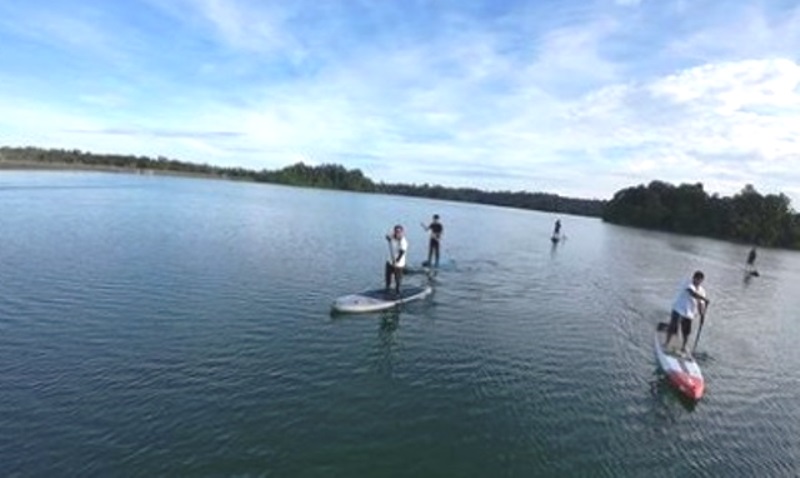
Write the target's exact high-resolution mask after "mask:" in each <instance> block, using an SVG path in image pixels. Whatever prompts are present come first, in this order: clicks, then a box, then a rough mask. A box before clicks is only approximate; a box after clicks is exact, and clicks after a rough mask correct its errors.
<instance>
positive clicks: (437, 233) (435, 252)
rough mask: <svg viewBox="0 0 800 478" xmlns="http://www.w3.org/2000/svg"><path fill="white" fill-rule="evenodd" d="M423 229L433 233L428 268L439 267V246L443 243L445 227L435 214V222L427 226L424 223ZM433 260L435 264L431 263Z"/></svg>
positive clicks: (429, 243) (429, 242)
mask: <svg viewBox="0 0 800 478" xmlns="http://www.w3.org/2000/svg"><path fill="white" fill-rule="evenodd" d="M422 228H423V229H425V230H426V231H429V232H430V233H431V237H430V240H429V241H428V261H427V263H426V265H427V266H431V267H439V248H440V247H439V246H440V245H441V242H442V234H443V233H444V226H443V225H442V223H441V222H439V215H438V214H434V215H433V220H432V221H431V223H430V224H428V225H427V226H426V225H425V224H424V223H423V224H422ZM431 260H433V261H434V262H431Z"/></svg>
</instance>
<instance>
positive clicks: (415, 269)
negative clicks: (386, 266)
mask: <svg viewBox="0 0 800 478" xmlns="http://www.w3.org/2000/svg"><path fill="white" fill-rule="evenodd" d="M455 268H456V261H454V260H453V259H442V260H441V261H439V264H433V265H431V263H430V262H428V261H422V263H421V264H420V265H419V266H406V267H405V268H404V269H403V272H404V273H405V274H428V273H431V272H434V271H452V270H455Z"/></svg>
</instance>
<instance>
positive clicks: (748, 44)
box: [0, 0, 800, 209]
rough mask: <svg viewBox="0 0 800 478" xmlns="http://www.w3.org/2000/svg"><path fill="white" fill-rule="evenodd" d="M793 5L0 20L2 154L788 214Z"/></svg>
mask: <svg viewBox="0 0 800 478" xmlns="http://www.w3.org/2000/svg"><path fill="white" fill-rule="evenodd" d="M798 55H800V3H797V2H787V1H777V0H776V1H768V0H765V1H749V2H746V1H724V0H722V1H720V0H714V1H707V0H595V1H592V0H581V1H552V0H540V1H533V0H531V1H513V0H506V1H502V2H500V1H496V0H485V1H483V0H473V1H466V0H460V1H457V0H384V1H378V0H315V1H306V0H292V1H267V0H261V1H256V0H120V1H113V2H112V1H107V0H81V1H77V0H58V1H55V0H47V1H46V0H27V1H24V2H22V1H20V2H12V1H6V2H0V112H2V114H0V144H2V145H10V146H22V145H34V146H41V147H57V148H68V149H81V150H86V151H92V152H110V153H122V154H136V155H147V156H153V157H155V156H159V155H161V156H166V157H169V158H174V159H179V160H183V161H192V162H206V163H210V164H216V165H222V166H243V167H246V168H250V169H262V168H267V169H277V168H281V167H283V166H287V165H289V164H293V163H295V162H298V161H304V162H306V163H308V164H321V163H337V164H342V165H344V166H346V167H348V168H360V169H362V170H363V171H364V172H365V173H366V174H367V175H368V176H370V177H371V178H373V179H375V180H379V181H380V180H382V181H387V182H404V183H430V184H443V185H446V186H458V187H460V186H470V187H478V188H482V189H492V190H497V189H503V190H528V191H546V192H553V193H558V194H563V195H569V196H578V197H597V198H609V197H611V195H613V193H614V192H615V191H617V190H618V189H621V188H623V187H627V186H631V185H636V184H639V183H642V182H649V181H650V180H652V179H660V180H665V181H670V182H674V183H679V182H691V183H695V182H702V183H703V184H704V185H705V186H706V190H708V191H709V192H718V193H720V194H724V195H727V194H733V193H736V192H738V191H739V190H741V189H742V187H743V186H744V185H745V184H747V183H752V184H753V185H754V186H755V187H756V189H758V190H759V191H761V192H764V193H771V192H784V193H786V194H788V195H789V196H790V197H791V198H792V200H793V205H794V206H795V207H796V208H798V209H800V64H798Z"/></svg>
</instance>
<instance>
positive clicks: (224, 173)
mask: <svg viewBox="0 0 800 478" xmlns="http://www.w3.org/2000/svg"><path fill="white" fill-rule="evenodd" d="M0 161H5V162H16V163H20V164H51V165H59V166H61V165H66V166H70V167H76V168H80V167H89V168H98V169H113V170H138V171H145V170H148V171H164V172H177V173H188V174H201V175H206V176H215V177H220V178H227V179H238V180H249V181H258V182H265V183H274V184H285V185H289V186H304V187H315V188H325V189H340V190H346V191H360V192H372V193H384V194H396V195H403V196H416V197H426V198H432V199H445V200H450V201H463V202H474V203H480V204H490V205H496V206H506V207H514V208H522V209H534V210H538V211H549V212H558V213H565V214H576V215H583V216H595V217H600V215H601V214H602V212H603V207H604V205H605V201H601V200H597V199H575V198H566V197H562V196H558V195H555V194H545V193H528V192H522V191H519V192H509V191H500V192H489V191H480V190H478V189H473V188H447V187H444V186H438V185H437V186H430V185H428V184H424V185H421V186H418V185H409V184H385V183H378V184H376V183H375V182H373V181H372V180H371V179H369V178H368V177H366V176H364V174H363V173H362V172H361V170H358V169H354V170H349V169H346V168H344V167H343V166H339V165H333V164H323V165H320V166H308V165H305V164H303V163H298V164H294V165H292V166H288V167H285V168H283V169H280V170H278V171H269V170H266V169H265V170H261V171H252V170H248V169H244V168H225V167H219V166H210V165H208V164H196V163H187V162H182V161H176V160H173V159H167V158H164V157H161V156H159V157H158V158H156V159H151V158H148V157H145V156H123V155H114V154H94V153H87V152H82V151H79V150H58V149H48V150H45V149H41V148H32V147H28V148H9V147H2V148H0Z"/></svg>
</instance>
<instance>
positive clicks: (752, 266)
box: [747, 246, 756, 274]
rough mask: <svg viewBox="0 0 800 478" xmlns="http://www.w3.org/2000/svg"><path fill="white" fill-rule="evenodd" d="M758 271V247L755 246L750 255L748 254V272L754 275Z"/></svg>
mask: <svg viewBox="0 0 800 478" xmlns="http://www.w3.org/2000/svg"><path fill="white" fill-rule="evenodd" d="M755 270H756V247H755V246H753V248H752V249H750V253H749V254H747V272H749V273H751V274H752V273H753V272H754V271H755Z"/></svg>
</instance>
